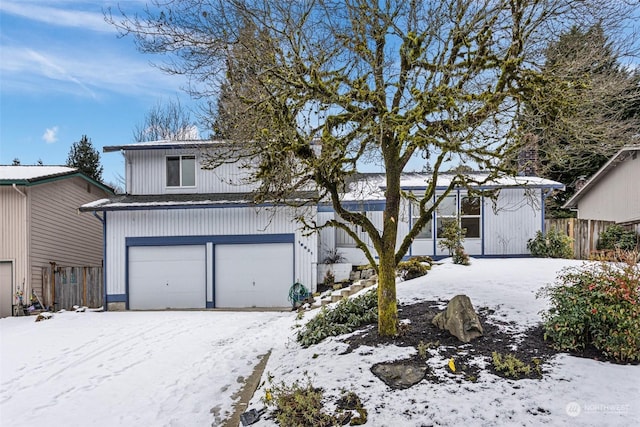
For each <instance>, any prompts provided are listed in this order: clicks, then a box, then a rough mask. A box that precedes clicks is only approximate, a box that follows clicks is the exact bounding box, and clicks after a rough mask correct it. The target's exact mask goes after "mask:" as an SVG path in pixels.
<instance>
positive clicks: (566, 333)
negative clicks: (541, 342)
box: [539, 262, 640, 362]
mask: <svg viewBox="0 0 640 427" xmlns="http://www.w3.org/2000/svg"><path fill="white" fill-rule="evenodd" d="M639 287H640V267H638V264H634V263H629V264H624V263H620V264H613V263H604V262H603V263H597V264H586V265H584V266H582V267H580V268H569V269H565V270H563V272H562V273H561V274H560V275H559V276H558V278H557V280H556V283H555V284H553V285H549V286H547V287H545V288H543V289H542V290H541V292H540V293H539V296H547V297H549V299H550V303H551V306H550V309H549V310H548V311H546V312H544V313H543V315H542V317H543V320H544V330H545V339H550V340H551V341H552V342H553V346H554V347H556V348H557V349H559V350H567V351H580V350H583V349H585V347H587V346H589V345H593V346H594V347H595V348H596V349H598V350H600V351H601V352H602V353H603V354H604V355H605V356H607V357H611V358H613V359H615V360H616V361H619V362H627V361H638V360H640V290H639Z"/></svg>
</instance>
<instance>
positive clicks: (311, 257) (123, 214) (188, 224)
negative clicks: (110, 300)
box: [106, 207, 318, 295]
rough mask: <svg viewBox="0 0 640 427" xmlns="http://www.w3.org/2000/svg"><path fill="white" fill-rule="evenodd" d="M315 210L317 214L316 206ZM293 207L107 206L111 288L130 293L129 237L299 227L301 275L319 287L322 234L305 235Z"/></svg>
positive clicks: (287, 230) (297, 261)
mask: <svg viewBox="0 0 640 427" xmlns="http://www.w3.org/2000/svg"><path fill="white" fill-rule="evenodd" d="M309 215H311V216H313V215H315V209H311V208H310V212H309ZM294 218H295V212H294V211H293V209H291V208H286V207H278V208H276V209H275V210H271V209H267V208H263V209H258V208H254V207H245V208H240V207H237V208H219V209H171V210H141V211H111V212H107V256H106V268H107V294H109V295H112V294H125V268H124V266H125V252H126V245H125V238H126V237H157V236H159V237H163V236H164V237H169V236H220V235H225V236H236V235H237V236H240V235H261V234H289V233H295V241H294V245H293V246H294V258H295V266H294V269H295V277H294V279H295V280H296V281H300V282H301V283H302V284H303V285H304V286H306V287H307V288H308V289H315V285H316V283H315V280H314V273H315V262H316V260H317V247H318V243H317V235H316V234H313V235H310V236H305V235H303V233H302V231H301V230H300V229H298V228H297V226H296V225H292V224H294V222H295V219H294Z"/></svg>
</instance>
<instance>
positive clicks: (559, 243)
mask: <svg viewBox="0 0 640 427" xmlns="http://www.w3.org/2000/svg"><path fill="white" fill-rule="evenodd" d="M527 249H528V250H529V252H531V255H533V256H534V257H537V258H573V247H572V245H571V238H569V236H565V235H564V234H561V233H559V232H558V231H556V230H555V229H551V230H549V231H547V232H546V233H544V234H543V233H542V232H541V231H536V237H534V238H533V239H529V240H528V241H527Z"/></svg>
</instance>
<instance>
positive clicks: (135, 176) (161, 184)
mask: <svg viewBox="0 0 640 427" xmlns="http://www.w3.org/2000/svg"><path fill="white" fill-rule="evenodd" d="M214 148H215V143H212V142H206V141H183V142H156V143H147V144H132V145H127V146H117V147H105V151H122V153H123V155H124V157H125V164H126V185H127V193H128V194H127V195H126V196H123V197H120V198H115V199H112V200H103V201H101V202H100V203H97V204H93V205H89V206H85V207H83V210H94V211H99V212H102V220H103V221H104V226H105V254H106V262H105V272H106V292H105V295H106V300H107V307H108V309H132V310H136V309H166V308H175V309H185V308H195V309H197V308H234V307H286V306H288V305H290V303H289V301H288V292H289V289H290V287H291V286H292V284H293V283H295V282H300V283H303V284H304V285H305V287H307V289H313V288H315V270H314V269H315V267H316V265H315V262H316V260H317V247H318V243H317V236H315V235H310V236H309V235H305V234H303V232H302V230H301V228H300V226H299V225H298V224H297V223H296V221H295V217H296V216H297V215H300V214H301V212H300V210H299V209H294V208H290V207H286V206H274V205H256V204H254V203H252V200H253V198H252V196H251V194H250V191H251V190H252V189H254V187H253V186H252V185H251V184H247V183H246V182H245V181H246V180H245V178H246V172H245V171H244V170H243V169H242V168H240V167H237V166H236V165H224V166H222V167H220V168H218V169H216V170H213V171H210V170H203V169H202V164H203V156H204V154H203V153H204V152H206V150H208V149H214ZM306 209H307V212H306V213H305V214H306V215H309V216H313V215H315V210H316V208H315V207H311V208H306Z"/></svg>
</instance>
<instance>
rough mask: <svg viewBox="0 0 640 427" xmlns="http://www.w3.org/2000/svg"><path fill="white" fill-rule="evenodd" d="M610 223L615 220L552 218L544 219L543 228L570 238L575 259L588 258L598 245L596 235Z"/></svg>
mask: <svg viewBox="0 0 640 427" xmlns="http://www.w3.org/2000/svg"><path fill="white" fill-rule="evenodd" d="M612 224H615V222H613V221H596V220H592V219H577V218H559V219H555V218H552V219H545V221H544V227H545V230H547V231H549V230H551V229H555V230H556V231H558V232H560V233H562V234H564V235H566V236H569V237H570V238H571V240H572V241H573V257H574V258H576V259H589V256H590V255H591V253H592V252H593V251H595V250H596V247H597V245H598V236H600V233H602V232H603V231H604V230H605V229H606V228H607V227H609V226H610V225H612Z"/></svg>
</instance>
